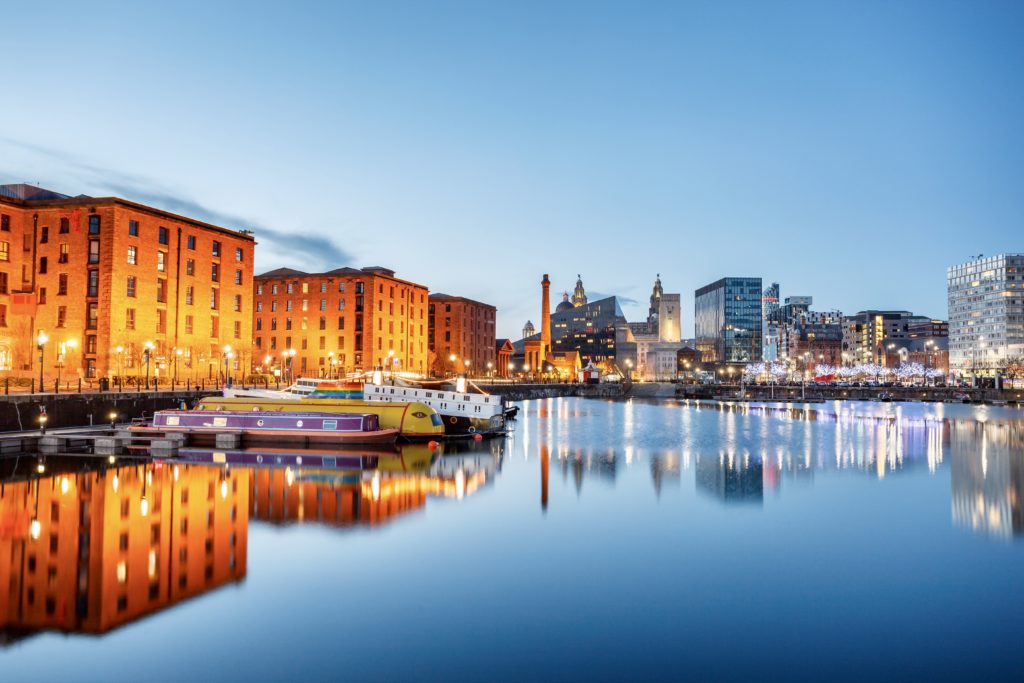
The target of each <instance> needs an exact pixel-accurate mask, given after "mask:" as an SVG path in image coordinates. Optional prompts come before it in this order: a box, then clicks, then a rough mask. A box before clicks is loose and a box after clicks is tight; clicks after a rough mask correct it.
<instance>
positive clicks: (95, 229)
mask: <svg viewBox="0 0 1024 683" xmlns="http://www.w3.org/2000/svg"><path fill="white" fill-rule="evenodd" d="M89 234H90V235H98V234H100V217H99V216H96V215H93V216H89Z"/></svg>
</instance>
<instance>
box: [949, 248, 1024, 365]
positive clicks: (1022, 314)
mask: <svg viewBox="0 0 1024 683" xmlns="http://www.w3.org/2000/svg"><path fill="white" fill-rule="evenodd" d="M946 279H947V286H948V293H949V365H950V370H952V371H953V372H954V373H957V374H963V373H965V372H966V373H971V374H976V375H985V374H991V373H993V372H994V371H995V370H996V369H998V368H999V367H1001V366H1002V365H1003V364H1004V363H1006V362H1007V359H1009V358H1015V357H1018V356H1024V254H1000V255H998V256H987V257H984V256H983V257H978V258H976V259H973V260H971V261H968V262H967V263H961V264H959V265H956V266H952V267H950V268H949V270H948V271H947V274H946Z"/></svg>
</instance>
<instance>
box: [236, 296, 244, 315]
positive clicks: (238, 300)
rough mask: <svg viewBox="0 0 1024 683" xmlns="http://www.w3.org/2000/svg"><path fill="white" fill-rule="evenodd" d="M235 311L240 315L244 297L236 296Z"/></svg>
mask: <svg viewBox="0 0 1024 683" xmlns="http://www.w3.org/2000/svg"><path fill="white" fill-rule="evenodd" d="M235 311H237V312H239V313H240V312H241V311H242V295H241V294H235Z"/></svg>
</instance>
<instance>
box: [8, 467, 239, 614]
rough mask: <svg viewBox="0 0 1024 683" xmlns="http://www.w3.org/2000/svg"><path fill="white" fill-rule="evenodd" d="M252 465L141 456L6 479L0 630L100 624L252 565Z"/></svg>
mask: <svg viewBox="0 0 1024 683" xmlns="http://www.w3.org/2000/svg"><path fill="white" fill-rule="evenodd" d="M248 524H249V473H248V472H247V471H239V472H237V473H236V472H231V473H230V474H229V473H226V472H225V471H224V470H222V469H220V468H210V467H197V466H193V467H190V466H186V465H178V466H167V465H159V464H157V465H146V466H141V465H140V466H132V467H122V468H116V469H115V468H111V469H107V470H104V471H100V472H87V473H74V474H66V475H65V474H56V475H52V476H43V477H41V478H39V479H33V480H31V481H20V482H15V483H7V484H5V485H4V487H3V490H2V493H0V585H2V586H4V588H5V589H4V590H3V591H0V629H3V630H7V631H16V632H25V631H28V632H31V631H36V630H42V629H58V630H62V631H67V632H71V631H76V632H79V631H80V632H87V633H102V632H105V631H108V630H110V629H112V628H116V627H117V626H120V625H122V624H124V623H126V622H129V621H132V620H134V619H138V618H140V617H143V616H145V615H147V614H150V613H152V612H155V611H158V610H161V609H164V608H166V607H168V606H170V605H173V604H175V603H177V602H179V601H181V600H185V599H188V598H190V597H193V596H195V595H198V594H200V593H203V592H205V591H208V590H210V589H212V588H215V587H217V586H220V585H223V584H225V583H228V582H231V581H238V580H240V579H241V578H243V577H244V576H245V574H246V550H247V543H246V539H247V533H248Z"/></svg>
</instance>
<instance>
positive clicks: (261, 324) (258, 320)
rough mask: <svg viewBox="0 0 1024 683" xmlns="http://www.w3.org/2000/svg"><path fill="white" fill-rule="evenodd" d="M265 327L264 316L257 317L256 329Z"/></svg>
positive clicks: (259, 329)
mask: <svg viewBox="0 0 1024 683" xmlns="http://www.w3.org/2000/svg"><path fill="white" fill-rule="evenodd" d="M262 329H263V318H256V331H257V332H259V331H261V330H262Z"/></svg>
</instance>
